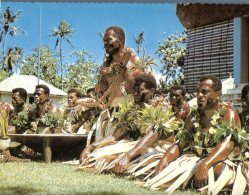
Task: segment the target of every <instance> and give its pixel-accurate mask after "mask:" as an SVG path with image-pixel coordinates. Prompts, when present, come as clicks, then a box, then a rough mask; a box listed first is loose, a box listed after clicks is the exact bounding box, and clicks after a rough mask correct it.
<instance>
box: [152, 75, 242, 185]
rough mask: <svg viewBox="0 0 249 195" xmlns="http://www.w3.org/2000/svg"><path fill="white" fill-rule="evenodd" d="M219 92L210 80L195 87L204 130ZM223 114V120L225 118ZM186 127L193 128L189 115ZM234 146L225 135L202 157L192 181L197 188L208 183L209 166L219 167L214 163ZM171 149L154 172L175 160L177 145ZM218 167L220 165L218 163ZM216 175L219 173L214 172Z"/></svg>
mask: <svg viewBox="0 0 249 195" xmlns="http://www.w3.org/2000/svg"><path fill="white" fill-rule="evenodd" d="M220 95H221V92H220V91H215V90H214V88H213V81H212V80H209V79H208V80H204V81H202V82H200V83H199V85H198V88H197V104H198V112H199V114H200V121H199V124H200V126H201V128H202V129H203V131H206V130H207V129H208V128H209V127H210V126H211V123H210V122H211V120H212V116H213V114H214V111H215V110H216V109H217V108H218V105H219V99H220ZM226 118H227V117H226V116H224V120H226ZM235 122H236V124H235V125H236V126H238V127H240V121H237V120H235ZM185 128H186V129H190V130H191V129H192V128H194V125H193V123H192V122H191V117H189V118H188V119H187V120H186V123H185ZM233 148H234V142H233V141H231V140H230V136H228V137H226V138H225V139H224V140H223V142H222V143H221V144H219V145H218V146H216V147H215V148H214V149H213V151H212V152H211V153H210V154H209V155H208V156H207V157H206V158H204V159H203V161H202V162H201V164H200V165H199V166H198V168H197V170H196V173H195V175H194V183H195V186H196V187H197V188H201V187H204V186H206V185H207V183H208V170H209V168H210V167H212V166H214V168H215V170H216V171H220V170H221V169H219V168H216V167H215V165H216V164H219V163H221V162H222V161H224V160H225V159H226V158H227V157H228V156H229V154H230V153H231V151H232V150H233ZM170 150H171V151H169V152H168V151H167V152H166V153H165V155H164V157H163V158H162V159H161V160H160V162H159V164H158V165H157V167H156V173H157V174H158V173H159V172H160V171H161V170H163V169H164V168H165V167H167V166H168V164H169V162H171V161H173V160H175V159H176V158H178V156H179V151H180V148H179V145H177V144H174V145H173V146H171V148H170ZM219 167H220V165H219ZM215 174H216V175H218V174H219V173H215Z"/></svg>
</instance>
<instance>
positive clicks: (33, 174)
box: [0, 162, 193, 195]
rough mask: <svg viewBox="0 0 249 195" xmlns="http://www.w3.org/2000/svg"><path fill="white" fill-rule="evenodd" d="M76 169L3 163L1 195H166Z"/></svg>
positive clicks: (113, 177) (0, 170)
mask: <svg viewBox="0 0 249 195" xmlns="http://www.w3.org/2000/svg"><path fill="white" fill-rule="evenodd" d="M75 168H76V167H75V166H70V165H65V164H62V163H51V164H45V163H33V162H32V163H1V164H0V181H1V182H0V194H98V195H104V194H114V195H115V194H136V195H137V194H142V195H147V194H153V195H154V194H155V195H160V194H165V192H162V191H156V192H155V191H150V190H148V189H146V188H143V187H140V186H139V185H138V184H136V183H135V182H136V181H134V180H131V179H128V178H124V177H122V178H121V177H117V176H115V175H112V174H106V175H104V174H102V175H99V174H94V173H89V172H83V171H78V170H75ZM192 193H193V192H191V191H188V192H187V193H186V192H185V193H181V192H180V191H178V192H177V193H176V194H192Z"/></svg>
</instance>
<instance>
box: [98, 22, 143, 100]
mask: <svg viewBox="0 0 249 195" xmlns="http://www.w3.org/2000/svg"><path fill="white" fill-rule="evenodd" d="M103 42H104V48H105V51H106V59H105V61H104V64H103V66H102V68H101V69H100V79H99V82H98V84H97V85H96V87H95V88H96V92H97V94H98V96H99V97H100V98H102V99H101V100H104V101H107V102H108V103H109V104H111V102H112V101H113V100H114V99H115V98H117V97H120V96H122V95H123V94H124V93H128V94H132V90H133V84H134V78H133V76H132V72H131V71H132V68H134V66H135V62H136V61H137V60H138V57H136V55H135V54H134V53H133V52H132V51H131V49H127V48H125V46H124V44H125V32H124V30H123V29H122V28H120V27H118V26H111V27H109V28H107V29H106V31H105V34H104V37H103ZM105 98H106V100H105Z"/></svg>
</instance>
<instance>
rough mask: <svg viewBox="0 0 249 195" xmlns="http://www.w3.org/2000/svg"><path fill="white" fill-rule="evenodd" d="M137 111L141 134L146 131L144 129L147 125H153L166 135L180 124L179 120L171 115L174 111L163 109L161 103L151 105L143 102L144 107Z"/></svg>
mask: <svg viewBox="0 0 249 195" xmlns="http://www.w3.org/2000/svg"><path fill="white" fill-rule="evenodd" d="M138 112H139V113H140V115H139V120H138V121H139V125H140V126H141V133H143V134H144V133H146V132H145V130H146V129H147V128H148V127H149V126H154V127H155V128H157V129H158V130H161V131H162V132H163V133H164V134H165V135H166V136H167V135H168V134H169V133H172V132H174V131H175V130H177V129H178V126H179V124H180V122H179V121H177V120H176V118H175V117H173V115H174V113H173V112H171V111H170V110H169V109H167V110H164V109H163V108H162V106H161V105H158V106H157V107H153V106H151V105H148V104H145V108H144V109H142V110H140V111H138Z"/></svg>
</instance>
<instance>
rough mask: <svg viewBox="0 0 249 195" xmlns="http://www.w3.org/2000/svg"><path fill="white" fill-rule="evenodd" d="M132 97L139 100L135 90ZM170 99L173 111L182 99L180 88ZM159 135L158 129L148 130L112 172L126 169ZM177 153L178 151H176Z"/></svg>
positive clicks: (179, 105)
mask: <svg viewBox="0 0 249 195" xmlns="http://www.w3.org/2000/svg"><path fill="white" fill-rule="evenodd" d="M139 87H140V88H141V89H140V90H137V91H141V92H143V91H144V90H143V86H142V85H140V86H139ZM134 88H136V86H134ZM134 97H135V102H136V99H137V102H138V101H139V97H138V98H136V90H135V91H134ZM142 97H143V96H140V98H142ZM170 99H171V100H170V101H171V103H172V106H173V108H175V110H174V111H177V110H178V108H179V109H180V107H181V105H182V103H183V101H184V97H183V95H182V90H174V91H172V93H171V96H170ZM159 137H160V132H159V131H153V130H151V131H149V133H148V134H146V135H145V137H143V138H142V139H141V140H140V141H139V142H138V143H137V144H136V146H135V147H134V148H133V149H132V150H130V151H129V152H128V153H127V154H126V155H125V156H124V157H123V158H122V159H120V160H119V161H118V162H117V163H116V164H115V167H114V168H113V172H115V173H123V172H125V171H126V169H127V168H128V164H129V162H130V161H131V160H132V159H133V158H135V157H137V156H139V155H141V154H142V152H143V151H144V150H145V149H147V148H148V147H150V146H152V145H153V144H154V143H155V142H156V141H157V140H158V138H159ZM178 153H179V152H178Z"/></svg>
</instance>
